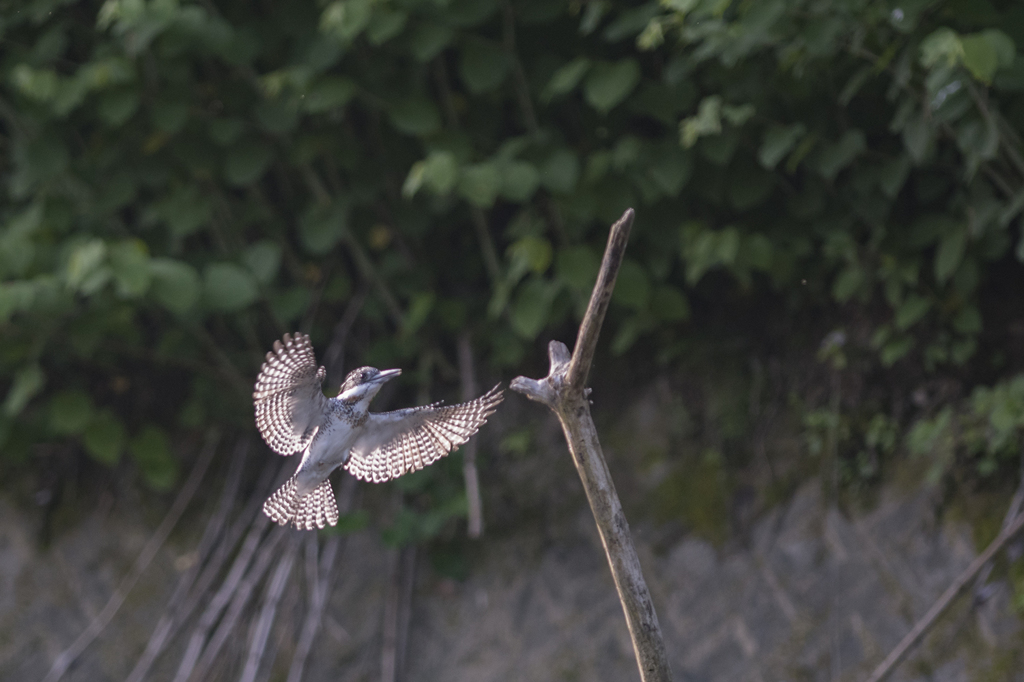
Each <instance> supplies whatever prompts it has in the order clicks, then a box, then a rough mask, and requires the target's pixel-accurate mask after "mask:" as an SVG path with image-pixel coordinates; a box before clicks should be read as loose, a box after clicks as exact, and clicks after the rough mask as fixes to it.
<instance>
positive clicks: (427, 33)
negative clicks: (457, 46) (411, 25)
mask: <svg viewBox="0 0 1024 682" xmlns="http://www.w3.org/2000/svg"><path fill="white" fill-rule="evenodd" d="M454 38H455V30H454V29H453V28H451V27H450V26H446V25H444V24H436V23H433V22H430V21H424V22H420V23H419V24H417V26H416V28H415V30H413V33H412V37H411V38H410V39H409V51H410V52H412V56H413V57H415V58H416V61H419V62H429V61H430V60H431V59H433V58H434V57H436V56H437V55H439V54H440V53H441V50H443V49H444V48H446V47H448V45H450V44H451V42H452V40H453V39H454Z"/></svg>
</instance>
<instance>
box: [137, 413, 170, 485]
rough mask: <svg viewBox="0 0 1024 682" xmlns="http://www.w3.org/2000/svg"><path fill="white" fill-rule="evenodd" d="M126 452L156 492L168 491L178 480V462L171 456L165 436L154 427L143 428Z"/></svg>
mask: <svg viewBox="0 0 1024 682" xmlns="http://www.w3.org/2000/svg"><path fill="white" fill-rule="evenodd" d="M128 451H129V452H130V453H131V454H132V458H133V459H134V460H135V463H136V464H137V465H138V467H139V469H140V470H141V471H142V475H143V477H144V478H145V479H146V484H147V485H148V486H149V487H150V488H152V489H154V490H158V491H165V490H170V489H171V488H172V487H174V484H175V482H176V481H177V480H178V461H177V460H176V459H175V458H174V455H173V454H171V445H170V441H169V440H168V438H167V434H166V433H164V431H163V430H162V429H160V428H158V427H156V426H152V425H150V426H145V427H143V429H142V430H141V431H140V432H139V433H138V434H137V435H136V436H135V437H134V438H132V440H131V442H130V443H129V444H128Z"/></svg>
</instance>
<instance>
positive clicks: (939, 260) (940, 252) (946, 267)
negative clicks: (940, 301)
mask: <svg viewBox="0 0 1024 682" xmlns="http://www.w3.org/2000/svg"><path fill="white" fill-rule="evenodd" d="M966 248H967V230H965V229H963V228H961V229H954V230H949V231H947V232H946V233H945V234H944V235H943V236H942V240H941V241H940V242H939V248H938V249H937V250H936V251H935V280H936V281H937V282H939V283H940V284H944V283H945V282H946V280H948V279H949V278H950V277H951V276H952V275H953V273H954V272H956V269H957V268H958V267H960V262H961V261H962V260H963V258H964V251H965V249H966Z"/></svg>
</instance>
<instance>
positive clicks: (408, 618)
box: [395, 545, 416, 681]
mask: <svg viewBox="0 0 1024 682" xmlns="http://www.w3.org/2000/svg"><path fill="white" fill-rule="evenodd" d="M401 568H402V572H401V574H402V581H401V585H402V593H401V595H400V597H401V598H400V601H399V602H398V633H397V634H398V636H397V638H396V647H395V649H396V651H395V673H396V678H397V680H399V681H401V679H402V678H403V677H404V672H405V654H406V652H408V651H409V626H410V625H411V623H412V591H413V586H414V585H415V584H416V545H408V546H406V547H403V548H402V556H401Z"/></svg>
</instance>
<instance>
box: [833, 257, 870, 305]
mask: <svg viewBox="0 0 1024 682" xmlns="http://www.w3.org/2000/svg"><path fill="white" fill-rule="evenodd" d="M865 280H866V277H865V274H864V270H863V269H862V268H861V267H860V266H859V265H857V264H856V263H851V264H849V265H847V266H846V267H845V268H844V269H843V271H842V272H840V273H839V275H838V276H837V277H836V279H835V282H833V283H832V298H834V299H835V300H836V301H837V302H838V303H846V302H847V301H849V300H850V299H851V298H853V297H854V296H855V295H856V294H857V293H858V292H859V291H861V288H862V287H863V286H864V283H865Z"/></svg>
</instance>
